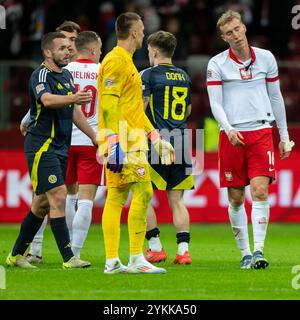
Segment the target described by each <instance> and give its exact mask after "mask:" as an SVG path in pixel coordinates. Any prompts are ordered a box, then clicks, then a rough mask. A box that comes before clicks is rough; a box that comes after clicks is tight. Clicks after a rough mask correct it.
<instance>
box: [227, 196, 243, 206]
mask: <svg viewBox="0 0 300 320" xmlns="http://www.w3.org/2000/svg"><path fill="white" fill-rule="evenodd" d="M229 202H230V204H231V205H232V206H233V207H234V208H238V207H240V206H241V205H242V204H243V203H244V198H243V197H229Z"/></svg>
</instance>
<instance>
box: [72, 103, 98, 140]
mask: <svg viewBox="0 0 300 320" xmlns="http://www.w3.org/2000/svg"><path fill="white" fill-rule="evenodd" d="M73 122H74V124H75V125H76V126H77V127H78V129H80V130H81V131H82V132H83V133H85V134H86V135H87V136H88V137H89V138H90V139H91V140H92V142H93V144H94V145H97V139H96V133H95V132H94V130H93V129H92V128H91V127H90V125H89V124H88V122H87V120H86V118H85V116H84V114H83V113H82V111H81V108H80V106H79V105H77V104H75V106H74V113H73Z"/></svg>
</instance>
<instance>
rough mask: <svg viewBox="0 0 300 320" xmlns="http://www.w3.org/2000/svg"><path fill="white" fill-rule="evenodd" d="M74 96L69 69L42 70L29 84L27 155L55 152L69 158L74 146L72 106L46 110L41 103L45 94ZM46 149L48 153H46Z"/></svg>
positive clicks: (35, 73)
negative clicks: (72, 139) (69, 152)
mask: <svg viewBox="0 0 300 320" xmlns="http://www.w3.org/2000/svg"><path fill="white" fill-rule="evenodd" d="M46 92H48V93H51V94H57V95H70V94H75V87H74V82H73V77H72V75H71V73H70V72H69V71H68V70H67V69H63V71H62V72H61V73H58V72H54V71H52V70H50V69H49V68H48V67H47V66H45V64H42V65H41V66H39V67H38V68H37V69H36V70H34V72H33V73H32V75H31V78H30V81H29V101H30V123H29V125H28V130H27V132H28V133H27V135H26V138H25V152H28V153H36V152H38V151H40V152H45V151H47V152H54V153H56V154H58V155H61V156H67V155H68V149H69V146H70V142H71V134H72V123H73V107H74V106H73V105H66V106H65V107H64V108H59V109H49V108H45V107H44V106H43V104H42V102H41V96H42V95H43V94H44V93H46ZM45 149H46V150H45Z"/></svg>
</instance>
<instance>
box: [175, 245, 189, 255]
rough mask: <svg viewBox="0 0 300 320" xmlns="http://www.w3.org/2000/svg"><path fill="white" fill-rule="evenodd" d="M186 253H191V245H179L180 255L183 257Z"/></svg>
mask: <svg viewBox="0 0 300 320" xmlns="http://www.w3.org/2000/svg"><path fill="white" fill-rule="evenodd" d="M186 251H189V244H188V243H187V242H180V243H178V251H177V253H178V254H179V255H181V256H183V255H184V253H185V252H186Z"/></svg>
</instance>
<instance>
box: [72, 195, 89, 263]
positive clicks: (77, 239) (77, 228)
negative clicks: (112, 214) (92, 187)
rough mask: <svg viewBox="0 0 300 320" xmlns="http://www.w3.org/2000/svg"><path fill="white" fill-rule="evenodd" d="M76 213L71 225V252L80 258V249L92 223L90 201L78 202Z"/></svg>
mask: <svg viewBox="0 0 300 320" xmlns="http://www.w3.org/2000/svg"><path fill="white" fill-rule="evenodd" d="M77 207H78V208H77V211H76V214H75V217H74V220H73V225H72V251H73V253H74V255H75V256H76V257H78V258H80V249H81V248H82V247H83V243H84V241H85V239H86V236H87V234H88V231H89V228H90V225H91V221H92V210H93V201H92V200H78V203H77Z"/></svg>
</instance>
